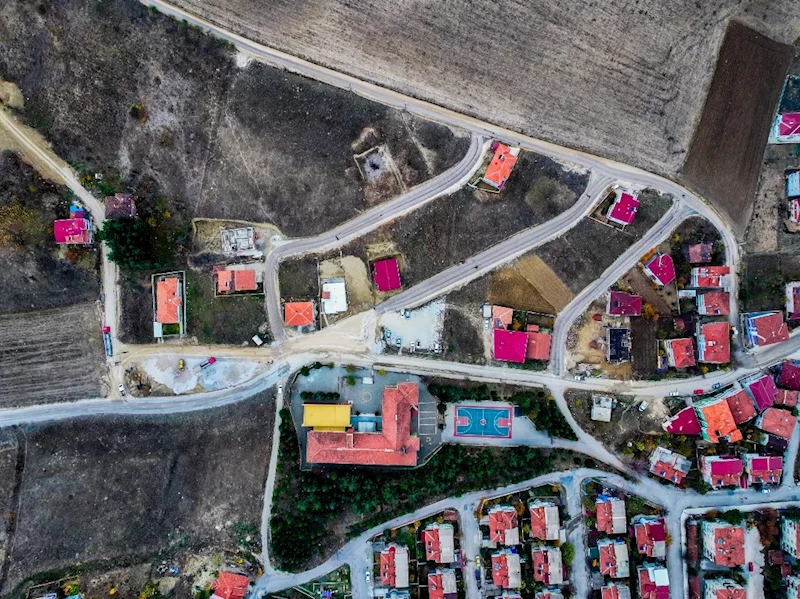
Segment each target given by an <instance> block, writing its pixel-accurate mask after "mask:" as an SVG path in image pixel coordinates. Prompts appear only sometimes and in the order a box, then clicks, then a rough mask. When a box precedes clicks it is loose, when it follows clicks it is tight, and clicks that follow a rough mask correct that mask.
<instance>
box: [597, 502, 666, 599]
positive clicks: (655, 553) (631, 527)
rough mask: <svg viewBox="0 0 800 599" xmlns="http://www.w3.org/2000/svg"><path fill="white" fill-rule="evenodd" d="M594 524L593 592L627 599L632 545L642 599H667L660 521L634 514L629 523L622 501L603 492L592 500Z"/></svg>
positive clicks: (663, 529)
mask: <svg viewBox="0 0 800 599" xmlns="http://www.w3.org/2000/svg"><path fill="white" fill-rule="evenodd" d="M594 507H595V515H596V523H595V527H594V531H591V532H590V537H597V542H596V546H591V547H590V548H589V551H588V554H589V558H590V560H592V565H593V567H595V568H596V569H597V570H596V571H595V574H594V575H593V580H594V586H595V588H598V587H599V588H600V592H601V596H602V599H630V597H631V589H630V586H629V585H630V578H631V576H632V574H633V572H632V568H631V561H632V560H631V555H630V552H629V548H630V545H632V544H634V543H635V551H636V554H637V556H638V557H637V558H636V561H637V562H638V564H637V565H636V566H635V571H636V572H635V574H636V584H637V587H638V592H639V596H640V597H641V598H642V599H666V598H667V597H669V575H668V572H667V569H666V567H665V560H666V556H667V531H666V524H665V522H664V519H663V517H661V516H656V515H652V516H651V515H645V514H637V515H634V516H633V517H632V518H631V519H630V523H629V521H628V516H627V513H626V507H625V498H624V497H620V496H618V495H617V494H615V493H614V491H612V490H608V489H604V490H603V492H602V493H600V494H599V495H597V497H596V498H595V506H594Z"/></svg>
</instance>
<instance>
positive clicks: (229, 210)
mask: <svg viewBox="0 0 800 599" xmlns="http://www.w3.org/2000/svg"><path fill="white" fill-rule="evenodd" d="M0 14H2V19H0V46H2V47H3V48H4V51H3V53H2V55H0V79H4V80H7V81H11V82H13V83H16V84H17V85H18V86H19V88H20V89H21V91H22V93H23V95H24V97H25V108H24V110H23V111H22V115H23V116H24V118H25V120H26V121H27V122H28V123H29V124H31V125H33V126H34V127H36V128H37V129H38V130H39V131H40V132H42V133H43V134H44V136H45V137H46V138H47V140H48V141H50V142H52V144H53V148H54V150H55V151H56V153H57V154H58V155H59V156H61V157H62V158H64V159H65V160H67V161H68V162H69V163H70V164H72V165H74V166H75V167H76V168H77V169H78V170H79V171H80V172H81V174H85V173H88V174H93V173H96V172H102V173H104V174H106V175H107V176H106V178H105V180H106V181H110V180H112V179H115V178H116V177H117V175H119V179H120V182H121V186H122V187H130V188H134V189H137V190H146V191H147V192H148V193H149V194H154V195H159V196H161V197H163V198H165V199H166V200H167V201H168V209H169V212H170V213H171V214H172V215H173V217H174V218H176V219H180V220H183V221H184V222H188V220H189V219H190V218H192V217H204V216H205V217H217V218H228V219H231V218H232V219H240V220H249V221H256V222H268V223H272V224H274V225H275V226H277V227H278V228H279V229H280V230H281V231H282V232H283V233H284V234H286V235H289V236H303V235H312V234H315V233H319V232H321V231H324V230H327V229H329V228H331V227H332V226H334V225H336V224H339V223H341V222H344V221H345V220H347V219H349V218H352V217H353V216H355V215H356V214H357V213H358V212H359V211H361V210H364V209H365V208H368V207H369V206H370V205H372V204H374V203H377V202H380V201H383V200H385V199H388V197H389V195H391V194H392V193H395V194H396V192H397V191H398V189H400V188H402V187H403V186H411V185H414V184H416V183H419V182H421V181H423V180H425V179H428V178H430V177H432V176H434V175H436V174H438V173H440V172H442V171H443V170H445V169H446V168H448V167H449V166H451V165H453V164H455V163H457V162H458V160H459V159H460V158H461V157H462V156H463V154H464V152H465V151H466V148H467V147H468V145H469V139H468V136H467V135H466V134H465V133H464V132H454V131H452V130H451V129H449V128H447V127H445V126H442V125H439V124H436V123H432V122H429V121H425V120H423V119H419V118H416V117H413V116H411V115H409V114H407V113H405V112H402V111H399V110H396V109H392V108H388V107H386V106H384V105H382V104H378V103H376V102H372V101H370V100H367V99H365V98H362V97H360V96H357V95H355V94H352V93H350V92H347V91H345V90H341V89H337V88H332V87H329V86H326V85H323V84H320V83H317V82H314V81H311V80H308V79H304V78H302V77H299V76H296V75H293V74H290V73H287V72H285V71H281V70H278V69H274V68H271V67H268V66H266V65H264V64H261V63H255V62H250V63H249V64H247V63H246V61H240V60H237V56H236V55H235V51H234V50H233V49H232V48H231V47H230V46H229V45H227V44H225V43H224V42H222V41H220V40H218V39H215V38H213V37H210V36H208V35H205V34H203V33H201V32H200V31H198V30H195V29H193V28H191V27H188V26H186V25H184V24H182V23H180V22H178V21H175V20H173V19H170V18H168V17H165V16H163V15H160V14H157V13H153V12H152V11H151V10H150V9H149V8H148V7H147V6H145V5H143V4H142V3H140V2H137V1H136V0H105V1H103V2H96V1H95V0H65V1H61V0H41V1H39V2H37V3H29V2H12V3H4V4H3V5H2V8H1V9H0ZM76 40H80V43H77V42H76ZM379 145H382V146H385V147H386V148H387V149H388V152H389V154H390V156H391V158H392V160H393V163H394V164H395V166H396V173H397V174H398V176H399V179H400V181H399V182H397V184H396V185H390V186H388V188H387V189H388V190H389V192H388V193H386V194H383V195H382V194H381V193H380V190H376V189H373V188H371V187H370V186H369V185H367V184H366V183H365V182H364V180H363V179H362V178H361V176H360V174H359V172H358V168H357V166H356V162H355V160H354V158H353V156H354V155H355V154H358V153H361V152H363V151H365V150H367V149H369V148H370V147H372V146H379Z"/></svg>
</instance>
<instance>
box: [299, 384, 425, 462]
mask: <svg viewBox="0 0 800 599" xmlns="http://www.w3.org/2000/svg"><path fill="white" fill-rule="evenodd" d="M418 409H419V387H418V386H417V385H416V383H399V384H398V385H397V386H396V387H386V388H385V389H384V390H383V403H382V409H381V414H382V415H383V417H382V419H381V420H382V427H383V430H382V431H380V432H375V433H359V432H354V431H353V429H352V428H350V429H347V430H346V431H344V432H341V431H315V430H312V431H309V432H308V434H307V435H306V462H308V463H309V464H352V465H362V466H416V465H417V452H418V451H419V437H417V436H416V435H413V436H412V434H411V420H412V418H413V414H414V412H416V411H418Z"/></svg>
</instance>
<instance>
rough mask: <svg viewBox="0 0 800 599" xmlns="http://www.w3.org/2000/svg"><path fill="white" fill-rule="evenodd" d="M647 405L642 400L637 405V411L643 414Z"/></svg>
mask: <svg viewBox="0 0 800 599" xmlns="http://www.w3.org/2000/svg"><path fill="white" fill-rule="evenodd" d="M648 405H649V404H648V403H647V401H646V400H644V399H643V400H642V403H640V404H639V411H640V412H644V411H645V410H646V409H647V406H648Z"/></svg>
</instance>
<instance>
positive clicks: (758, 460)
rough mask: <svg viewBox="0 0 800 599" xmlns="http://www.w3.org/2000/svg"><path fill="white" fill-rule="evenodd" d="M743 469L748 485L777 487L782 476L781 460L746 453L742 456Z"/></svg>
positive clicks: (774, 457) (778, 457)
mask: <svg viewBox="0 0 800 599" xmlns="http://www.w3.org/2000/svg"><path fill="white" fill-rule="evenodd" d="M744 467H745V470H747V480H748V482H749V483H750V484H768V485H777V484H779V483H780V482H781V475H782V474H783V458H782V457H780V456H761V455H758V454H755V453H748V454H745V456H744Z"/></svg>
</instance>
